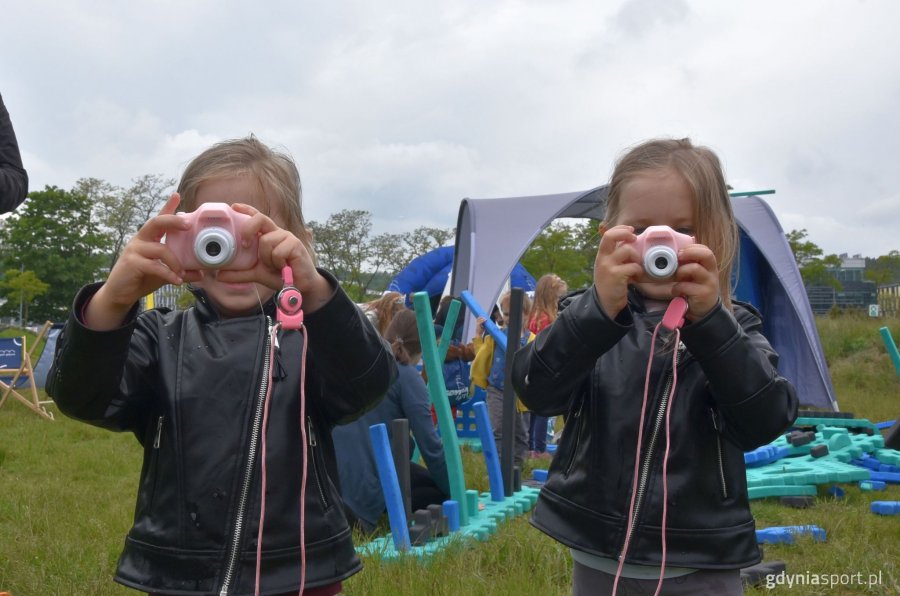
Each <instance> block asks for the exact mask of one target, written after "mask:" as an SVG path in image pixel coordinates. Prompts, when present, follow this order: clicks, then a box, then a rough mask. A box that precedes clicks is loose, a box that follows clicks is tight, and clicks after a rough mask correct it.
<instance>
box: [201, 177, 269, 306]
mask: <svg viewBox="0 0 900 596" xmlns="http://www.w3.org/2000/svg"><path fill="white" fill-rule="evenodd" d="M196 198H197V205H201V204H203V203H213V202H218V203H228V204H229V205H230V204H231V203H246V204H247V205H252V206H253V207H256V208H257V209H259V210H260V211H262V212H263V213H266V212H268V213H269V217H270V218H271V219H272V221H274V222H275V224H276V225H278V226H280V227H284V225H285V223H284V218H283V217H282V216H281V213H280V211H279V209H278V208H277V205H271V206H270V205H269V203H268V201H267V199H266V197H265V195H264V193H263V190H262V189H261V188H260V187H259V184H257V183H256V181H255V180H254V179H253V178H252V177H251V176H249V175H247V174H240V175H237V176H233V177H230V178H214V179H212V180H207V181H205V182H203V183H201V184H200V186H199V188H197V195H196ZM201 274H202V276H203V278H202V279H201V280H200V281H199V282H194V285H195V286H197V287H199V288H202V289H203V290H205V291H206V294H207V296H209V299H210V301H211V302H212V304H213V305H214V306H215V307H216V309H218V311H219V313H220V314H221V315H222V316H225V317H238V316H243V315H247V314H250V313H253V312H258V311H259V304H260V301H262V302H263V303H265V301H266V300H268V299H269V298H270V297H271V296H272V294H274V293H275V291H274V290H272V289H271V288H269V287H267V286H264V285H262V284H258V283H223V282H220V281H217V280H216V274H217V271H216V270H215V269H206V270H203V271H202V272H201Z"/></svg>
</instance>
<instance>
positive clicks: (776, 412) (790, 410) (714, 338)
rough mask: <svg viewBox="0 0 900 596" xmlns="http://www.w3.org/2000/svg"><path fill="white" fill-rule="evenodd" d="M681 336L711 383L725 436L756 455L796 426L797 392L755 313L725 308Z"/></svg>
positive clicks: (713, 313)
mask: <svg viewBox="0 0 900 596" xmlns="http://www.w3.org/2000/svg"><path fill="white" fill-rule="evenodd" d="M681 337H682V340H683V341H684V344H685V346H687V348H688V350H690V352H691V354H692V355H693V356H694V357H695V358H697V361H698V362H699V364H700V366H701V367H702V368H703V372H704V373H705V375H706V378H707V380H708V382H709V387H710V391H711V393H712V396H713V399H714V400H715V402H716V406H717V409H718V412H719V416H720V418H721V422H722V424H721V428H720V432H721V433H722V434H723V436H725V437H726V438H727V439H729V440H730V441H731V442H733V443H734V444H735V445H737V446H738V447H740V448H741V449H743V450H744V451H750V450H752V449H755V448H757V447H759V446H761V445H765V444H767V443H770V442H771V441H773V440H774V439H775V438H776V437H777V436H778V435H779V434H781V433H782V432H784V431H785V430H786V429H787V428H788V427H789V426H790V425H791V424H792V423H793V422H794V420H795V419H796V417H797V408H798V400H797V394H796V391H795V390H794V387H793V385H791V383H790V382H789V381H788V380H787V379H785V378H784V377H782V376H781V375H779V374H778V368H777V367H778V354H777V353H775V350H773V349H772V346H771V345H770V344H769V341H768V340H767V339H766V338H765V336H764V335H763V333H762V321H761V320H760V318H759V317H758V316H757V315H756V314H755V313H754V312H752V311H751V310H749V309H748V308H744V307H743V306H741V305H736V306H735V313H734V314H732V313H731V312H730V311H729V310H728V309H726V308H724V307H723V306H722V305H721V304H720V305H719V306H717V307H716V308H715V309H713V310H712V312H710V313H709V314H708V315H707V316H706V317H704V318H703V319H701V320H700V321H697V322H695V323H692V324H689V325H686V326H685V327H684V329H683V330H682V333H681Z"/></svg>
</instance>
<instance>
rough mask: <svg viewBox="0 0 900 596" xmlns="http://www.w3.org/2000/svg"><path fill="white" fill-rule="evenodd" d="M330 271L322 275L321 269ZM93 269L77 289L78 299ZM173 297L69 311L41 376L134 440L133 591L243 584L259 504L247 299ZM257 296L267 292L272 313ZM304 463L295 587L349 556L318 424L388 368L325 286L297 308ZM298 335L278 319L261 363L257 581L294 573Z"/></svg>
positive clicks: (251, 574) (355, 407) (264, 337)
mask: <svg viewBox="0 0 900 596" xmlns="http://www.w3.org/2000/svg"><path fill="white" fill-rule="evenodd" d="M329 279H330V281H331V282H332V285H334V286H336V282H335V280H334V279H333V278H332V277H330V276H329ZM98 287H99V285H94V286H88V287H86V288H85V289H83V290H82V291H81V292H80V293H79V295H78V296H77V298H76V300H75V305H74V309H73V312H74V313H81V312H82V309H83V308H84V306H85V305H86V304H87V301H88V300H89V299H90V297H91V296H92V295H93V294H94V292H96V290H97V289H98ZM198 298H199V300H198V304H197V306H195V307H193V308H189V309H187V310H184V311H175V312H164V311H161V310H151V311H149V312H145V313H143V314H141V315H139V316H136V317H135V313H136V308H137V307H135V311H132V315H131V316H130V317H129V319H128V320H127V322H126V324H125V325H124V326H123V327H122V328H120V329H117V330H113V331H108V332H95V331H91V330H89V329H87V328H85V327H84V326H83V325H82V323H81V322H80V321H79V319H78V317H76V316H72V317H70V319H69V321H68V323H67V325H66V327H65V329H64V330H63V332H62V333H61V335H60V337H59V340H58V347H57V352H56V357H55V361H54V365H53V368H52V370H51V371H50V373H49V375H48V386H47V392H48V393H49V394H50V395H51V396H53V398H54V400H55V401H56V403H57V404H58V405H59V408H60V410H62V411H63V412H64V413H65V414H67V415H69V416H71V417H73V418H77V419H79V420H83V421H85V422H88V423H90V424H94V425H97V426H102V427H105V428H109V429H112V430H117V431H126V430H127V431H131V432H133V433H134V434H135V436H136V437H137V439H138V441H140V443H141V444H142V445H143V447H144V464H143V469H142V471H141V479H140V487H139V490H138V496H137V507H136V510H135V518H134V526H133V527H132V529H131V531H130V532H129V533H128V536H127V538H126V540H125V548H124V551H123V553H122V555H121V557H120V559H119V565H118V569H117V573H116V581H118V582H120V583H122V584H125V585H127V586H130V587H133V588H137V589H140V590H144V591H146V592H155V593H168V594H210V593H220V591H221V590H222V588H223V585H226V584H227V587H228V590H227V593H228V594H252V593H253V589H254V579H255V567H256V543H257V531H258V527H259V510H260V499H259V497H260V467H259V451H260V442H259V439H258V436H259V430H258V429H259V428H260V422H261V409H260V403H261V400H260V395H261V394H262V393H263V392H264V389H263V388H264V386H265V380H264V379H265V376H264V375H263V369H264V367H265V366H268V357H267V354H268V348H267V342H268V333H267V320H266V318H265V317H263V316H262V315H254V316H248V317H241V318H234V319H220V318H219V316H218V315H217V314H216V312H215V310H214V309H212V308H211V307H210V306H209V304H208V303H207V302H206V300H205V297H204V295H202V293H200V294H198ZM272 305H273V303H272V301H270V302H269V304H268V305H267V310H268V311H269V313H270V315H271V317H272V319H274V308H273V306H272ZM304 323H305V326H306V330H307V333H308V334H309V350H308V355H307V363H306V415H307V416H306V420H305V421H304V423H305V424H306V425H307V431H308V447H307V461H308V472H307V474H308V476H307V485H306V495H305V496H306V500H305V507H306V509H305V543H306V587H309V588H311V587H315V586H319V585H328V584H331V583H334V582H336V581H340V580H343V579H345V578H347V577H349V576H350V575H352V574H354V573H356V572H357V571H359V569H360V568H361V562H360V560H359V558H358V557H357V556H356V553H355V551H354V547H353V543H352V541H351V537H350V529H349V527H348V524H347V520H346V518H345V516H344V510H343V507H342V505H341V501H340V493H339V492H338V490H337V489H336V487H335V484H334V482H333V481H332V474H333V473H334V470H335V467H334V466H335V463H334V446H333V443H332V442H331V428H332V426H334V425H335V424H337V423H340V422H346V421H349V420H352V419H354V418H356V417H358V416H360V415H362V414H363V413H364V412H365V411H367V410H368V409H370V408H372V407H374V406H375V405H376V404H377V403H378V401H379V400H380V399H381V397H382V396H383V395H384V393H385V392H386V391H387V389H388V388H389V387H390V384H391V382H392V380H393V377H394V376H395V375H396V365H395V363H394V358H393V356H392V354H391V352H390V350H389V349H388V347H387V345H386V344H385V343H384V342H383V340H381V338H380V336H379V335H378V332H377V331H376V330H375V328H374V327H373V326H372V325H371V324H370V323H369V322H368V321H367V320H366V317H365V316H364V315H363V314H362V312H361V311H360V310H359V309H358V308H357V307H356V306H355V305H354V304H353V303H352V302H351V301H350V299H349V298H348V297H347V295H346V294H344V292H343V291H342V290H340V289H337V290H336V291H335V294H334V296H333V297H332V299H331V300H330V301H329V302H328V303H327V304H325V305H324V306H323V307H322V308H320V309H319V310H317V311H316V312H314V313H312V314H308V315H307V316H306V318H305V321H304ZM302 342H303V337H302V335H301V333H300V332H299V331H282V332H281V333H280V335H279V344H280V351H279V352H278V355H277V356H276V358H275V361H274V362H272V363H271V366H272V367H273V374H274V380H273V388H272V396H271V401H270V410H269V417H268V433H267V435H266V436H267V443H266V448H267V457H266V461H267V478H268V482H267V488H268V490H267V497H266V517H265V532H264V534H263V553H262V581H261V588H262V593H264V594H265V593H282V592H288V591H297V590H298V589H299V581H300V497H299V495H300V482H301V463H302V462H301V461H300V456H301V454H302V443H301V436H300V425H299V418H300V401H299V399H300V383H299V377H300V366H299V364H300V359H301V346H302Z"/></svg>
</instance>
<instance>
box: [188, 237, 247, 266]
mask: <svg viewBox="0 0 900 596" xmlns="http://www.w3.org/2000/svg"><path fill="white" fill-rule="evenodd" d="M236 246H237V245H236V243H235V240H234V236H232V235H231V233H230V232H229V231H228V230H225V229H223V228H219V227H215V226H211V227H208V228H203V229H202V230H200V231H199V232H198V233H197V237H196V239H195V240H194V254H195V255H196V256H197V260H198V261H200V263H201V265H203V267H205V268H208V269H216V268H220V267H226V266H227V265H228V263H230V262H231V260H232V258H233V257H234V255H235V253H236Z"/></svg>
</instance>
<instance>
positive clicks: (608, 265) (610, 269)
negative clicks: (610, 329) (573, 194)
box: [594, 226, 644, 319]
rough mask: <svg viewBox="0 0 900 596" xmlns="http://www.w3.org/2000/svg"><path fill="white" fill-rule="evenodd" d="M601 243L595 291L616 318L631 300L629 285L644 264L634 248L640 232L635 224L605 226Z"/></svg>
mask: <svg viewBox="0 0 900 596" xmlns="http://www.w3.org/2000/svg"><path fill="white" fill-rule="evenodd" d="M600 232H601V233H602V234H603V236H602V237H601V238H600V246H599V247H598V248H597V257H596V259H594V291H595V292H596V293H597V299H598V300H599V301H600V305H601V306H602V307H603V310H604V311H605V312H606V314H607V315H608V316H609V317H610V318H613V319H614V318H616V317H617V316H619V313H620V312H622V309H624V308H625V306H627V304H628V285H629V284H630V283H632V282H633V281H634V280H636V279H637V278H638V277H640V275H641V273H642V272H643V270H644V268H643V266H642V265H641V263H640V255H638V253H637V250H635V248H634V241H635V240H636V239H637V236H635V234H634V228H633V227H631V226H615V227H612V228H610V229H608V230H606V229H604V228H603V227H602V226H601V228H600Z"/></svg>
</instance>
